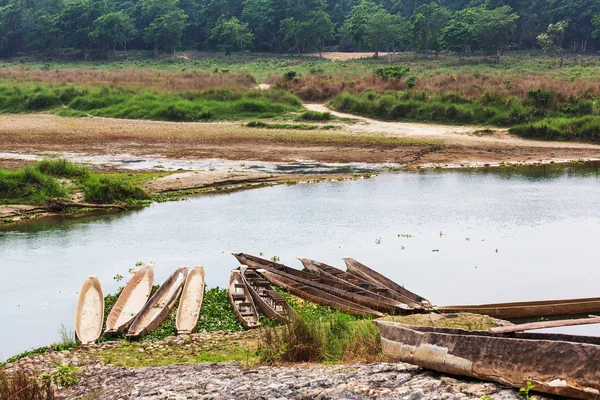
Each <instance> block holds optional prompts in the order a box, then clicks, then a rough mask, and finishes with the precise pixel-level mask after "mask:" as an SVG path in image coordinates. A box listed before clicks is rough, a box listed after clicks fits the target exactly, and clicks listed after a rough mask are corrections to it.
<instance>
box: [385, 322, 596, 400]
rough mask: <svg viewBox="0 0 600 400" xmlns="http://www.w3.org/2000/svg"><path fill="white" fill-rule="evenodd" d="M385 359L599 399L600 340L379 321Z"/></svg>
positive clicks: (559, 394)
mask: <svg viewBox="0 0 600 400" xmlns="http://www.w3.org/2000/svg"><path fill="white" fill-rule="evenodd" d="M374 322H375V324H377V326H378V327H379V330H380V332H381V347H382V350H383V353H384V354H385V355H386V356H388V357H390V358H392V359H395V360H398V361H402V362H407V363H410V364H414V365H418V366H420V367H423V368H428V369H432V370H435V371H439V372H443V373H447V374H452V375H462V376H468V377H473V378H478V379H482V380H487V381H494V382H498V383H501V384H502V385H506V386H512V387H515V388H522V387H526V386H527V382H528V381H529V382H531V383H532V384H533V385H534V389H533V390H534V391H537V392H542V393H548V394H552V395H557V396H563V397H569V398H577V399H585V400H588V399H589V400H591V399H598V398H599V397H600V368H598V360H600V338H598V337H586V336H570V335H556V334H541V333H512V334H494V333H490V332H482V331H475V332H470V331H465V330H460V329H445V328H430V327H415V326H408V325H402V324H397V323H393V322H386V321H374Z"/></svg>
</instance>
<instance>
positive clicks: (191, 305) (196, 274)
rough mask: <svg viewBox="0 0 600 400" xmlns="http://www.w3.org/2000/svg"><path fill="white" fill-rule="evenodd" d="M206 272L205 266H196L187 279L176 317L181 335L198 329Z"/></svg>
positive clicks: (176, 325)
mask: <svg viewBox="0 0 600 400" xmlns="http://www.w3.org/2000/svg"><path fill="white" fill-rule="evenodd" d="M204 274H205V273H204V267H194V268H193V269H192V270H191V271H190V272H189V273H188V276H187V279H186V280H185V285H184V286H183V292H182V293H181V300H180V301H179V307H178V309H177V318H176V319H175V327H176V328H177V333H178V334H179V335H181V334H188V333H192V332H193V331H194V329H196V325H197V324H198V318H199V317H200V309H201V308H202V300H204Z"/></svg>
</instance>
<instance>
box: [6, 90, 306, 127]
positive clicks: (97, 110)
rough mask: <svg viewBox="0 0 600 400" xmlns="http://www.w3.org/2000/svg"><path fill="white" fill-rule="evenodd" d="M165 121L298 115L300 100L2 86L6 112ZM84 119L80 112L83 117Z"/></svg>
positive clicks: (265, 94)
mask: <svg viewBox="0 0 600 400" xmlns="http://www.w3.org/2000/svg"><path fill="white" fill-rule="evenodd" d="M63 106H67V107H68V110H70V111H69V114H72V113H86V114H90V115H95V116H100V117H114V118H126V119H150V120H159V121H177V122H180V121H190V122H191V121H207V120H239V119H244V118H251V117H257V118H263V117H275V116H279V115H281V114H284V113H287V112H290V111H298V110H299V109H300V107H301V103H300V100H299V99H298V98H297V97H295V96H294V95H292V94H290V93H287V92H284V91H281V90H266V91H260V90H247V89H244V90H232V89H226V88H221V89H211V90H203V91H193V90H189V89H188V90H185V91H181V92H178V93H172V94H169V93H164V92H162V91H158V90H153V89H152V88H137V87H129V88H127V87H124V88H113V87H108V86H104V87H94V86H75V85H47V84H46V85H42V84H29V83H22V84H10V83H3V84H0V112H2V113H20V112H39V111H51V110H54V112H55V113H59V114H63V115H64V114H65V109H64V108H63ZM78 115H79V114H78Z"/></svg>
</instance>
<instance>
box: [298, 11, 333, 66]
mask: <svg viewBox="0 0 600 400" xmlns="http://www.w3.org/2000/svg"><path fill="white" fill-rule="evenodd" d="M303 24H304V31H305V34H306V46H307V47H308V48H309V49H310V50H318V51H319V57H321V58H323V48H324V47H325V42H326V41H328V40H332V39H333V38H334V29H335V25H334V24H333V22H331V19H330V18H329V15H327V13H326V12H324V11H311V12H310V13H308V20H307V21H306V22H304V23H303Z"/></svg>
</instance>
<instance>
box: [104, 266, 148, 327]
mask: <svg viewBox="0 0 600 400" xmlns="http://www.w3.org/2000/svg"><path fill="white" fill-rule="evenodd" d="M153 282H154V267H153V266H152V265H146V266H145V267H143V268H141V269H140V270H139V271H138V272H136V274H135V275H134V276H133V277H132V278H131V279H130V280H129V282H127V285H125V288H123V291H122V292H121V294H120V295H119V298H118V299H117V301H116V303H115V305H114V306H113V308H112V310H111V311H110V314H109V315H108V318H107V319H106V330H105V333H118V332H125V331H126V330H127V328H128V327H129V325H130V324H131V322H133V320H134V319H135V317H136V316H137V315H138V313H139V312H140V311H141V309H142V308H143V307H144V305H145V304H146V302H147V301H148V299H149V298H150V293H151V292H152V284H153Z"/></svg>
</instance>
